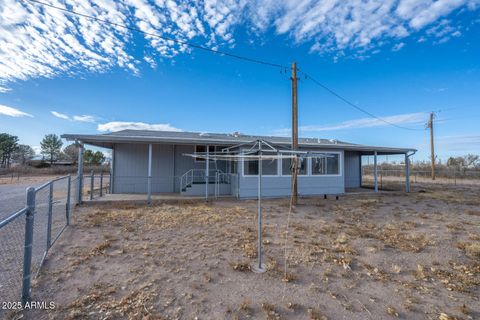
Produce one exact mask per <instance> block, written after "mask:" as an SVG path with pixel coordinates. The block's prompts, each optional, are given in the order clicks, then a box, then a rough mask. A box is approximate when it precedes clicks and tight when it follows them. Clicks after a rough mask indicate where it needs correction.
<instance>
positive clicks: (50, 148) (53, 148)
mask: <svg viewBox="0 0 480 320" xmlns="http://www.w3.org/2000/svg"><path fill="white" fill-rule="evenodd" d="M62 145H63V142H62V140H61V139H60V137H59V136H57V135H56V134H47V135H46V136H45V137H44V138H43V140H42V142H40V147H41V149H42V154H43V155H45V156H47V157H48V160H49V161H50V164H52V163H53V161H54V160H56V159H57V157H58V156H59V154H60V151H61V150H62Z"/></svg>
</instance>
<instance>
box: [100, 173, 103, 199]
mask: <svg viewBox="0 0 480 320" xmlns="http://www.w3.org/2000/svg"><path fill="white" fill-rule="evenodd" d="M102 196H103V170H101V171H100V197H102Z"/></svg>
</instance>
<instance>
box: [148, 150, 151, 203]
mask: <svg viewBox="0 0 480 320" xmlns="http://www.w3.org/2000/svg"><path fill="white" fill-rule="evenodd" d="M147 194H148V196H147V203H148V204H151V203H152V144H151V143H149V144H148V177H147Z"/></svg>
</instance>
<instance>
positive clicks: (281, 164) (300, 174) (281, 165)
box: [280, 157, 312, 177]
mask: <svg viewBox="0 0 480 320" xmlns="http://www.w3.org/2000/svg"><path fill="white" fill-rule="evenodd" d="M300 158H301V157H300ZM287 159H288V158H287ZM311 159H312V158H310V157H307V158H306V159H305V160H306V161H307V170H305V173H304V174H303V173H299V174H297V177H308V176H310V175H311V174H310V173H311V168H312V166H311ZM281 160H282V161H281V163H280V175H281V176H282V177H291V176H292V172H291V170H290V173H289V174H283V157H282V159H281Z"/></svg>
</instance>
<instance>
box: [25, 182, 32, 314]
mask: <svg viewBox="0 0 480 320" xmlns="http://www.w3.org/2000/svg"><path fill="white" fill-rule="evenodd" d="M34 214H35V188H33V187H30V188H28V189H27V212H26V214H25V246H24V255H23V280H22V305H25V304H26V303H27V302H28V301H30V280H31V266H32V249H33V219H34Z"/></svg>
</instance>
